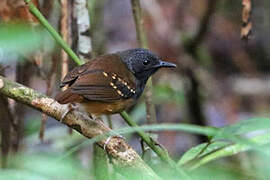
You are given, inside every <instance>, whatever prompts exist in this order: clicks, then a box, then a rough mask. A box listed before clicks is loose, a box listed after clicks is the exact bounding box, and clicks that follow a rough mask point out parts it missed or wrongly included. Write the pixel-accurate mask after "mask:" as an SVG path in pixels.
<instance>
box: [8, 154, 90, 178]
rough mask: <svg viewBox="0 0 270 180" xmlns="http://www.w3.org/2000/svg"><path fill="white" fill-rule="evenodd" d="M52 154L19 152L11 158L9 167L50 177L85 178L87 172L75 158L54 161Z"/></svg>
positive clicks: (54, 157)
mask: <svg viewBox="0 0 270 180" xmlns="http://www.w3.org/2000/svg"><path fill="white" fill-rule="evenodd" d="M56 159H57V156H53V155H45V154H43V155H27V154H20V155H18V156H16V157H15V158H14V159H12V161H11V162H12V164H11V167H13V168H14V169H22V170H28V171H31V172H32V173H33V174H41V175H44V176H46V177H50V179H87V177H88V173H87V171H84V170H83V168H82V167H81V165H80V163H79V161H78V160H76V159H74V158H73V159H71V158H66V159H65V160H63V161H62V162H60V161H56Z"/></svg>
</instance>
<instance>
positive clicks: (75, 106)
mask: <svg viewBox="0 0 270 180" xmlns="http://www.w3.org/2000/svg"><path fill="white" fill-rule="evenodd" d="M78 108H79V106H78V105H76V104H72V103H69V104H68V108H67V110H66V111H65V112H64V113H63V114H62V116H61V119H60V122H62V121H63V119H64V118H65V117H66V116H67V114H68V113H69V112H71V111H73V110H76V109H78Z"/></svg>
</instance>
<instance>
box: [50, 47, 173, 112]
mask: <svg viewBox="0 0 270 180" xmlns="http://www.w3.org/2000/svg"><path fill="white" fill-rule="evenodd" d="M162 67H168V68H175V67H176V65H175V64H173V63H169V62H165V61H162V60H161V59H160V58H159V57H158V56H156V55H155V54H154V53H152V52H151V51H149V50H147V49H142V48H137V49H131V50H126V51H121V52H117V53H114V54H106V55H103V56H99V57H96V58H94V59H92V60H90V61H89V62H87V63H85V64H83V65H81V66H78V67H76V68H74V69H73V70H72V71H70V72H69V73H68V74H67V75H66V76H65V78H64V79H63V81H62V82H61V85H60V87H64V86H66V85H68V88H67V89H66V90H65V91H63V92H60V93H59V94H58V95H57V96H56V98H55V99H56V100H57V101H58V102H59V103H60V104H67V103H79V104H81V105H82V106H83V107H84V108H85V110H86V111H87V112H88V113H90V114H91V115H95V116H99V115H104V114H114V113H119V112H121V111H123V110H125V109H127V108H128V107H130V106H132V105H133V104H134V103H135V102H136V100H137V99H138V98H139V97H140V96H141V94H142V92H143V90H144V88H145V85H146V82H147V80H148V78H149V77H150V76H151V75H153V74H154V73H155V72H156V71H157V70H158V69H159V68H162Z"/></svg>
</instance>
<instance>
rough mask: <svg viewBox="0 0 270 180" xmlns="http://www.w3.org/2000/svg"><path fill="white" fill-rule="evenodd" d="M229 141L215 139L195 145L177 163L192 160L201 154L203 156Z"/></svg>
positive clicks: (180, 163) (227, 143)
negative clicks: (215, 140) (214, 140)
mask: <svg viewBox="0 0 270 180" xmlns="http://www.w3.org/2000/svg"><path fill="white" fill-rule="evenodd" d="M229 144H230V143H229V142H225V141H217V142H212V143H210V144H208V143H203V144H200V145H198V146H195V147H193V148H191V149H190V150H188V151H187V152H186V153H185V154H184V155H183V156H182V157H181V159H180V160H179V162H178V165H179V166H182V165H184V164H186V163H188V162H190V161H192V160H196V159H198V158H200V157H201V156H204V155H206V154H208V153H211V152H214V151H216V150H218V149H221V148H224V147H225V146H227V145H229Z"/></svg>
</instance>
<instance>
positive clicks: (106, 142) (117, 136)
mask: <svg viewBox="0 0 270 180" xmlns="http://www.w3.org/2000/svg"><path fill="white" fill-rule="evenodd" d="M115 134H116V133H115ZM112 138H121V139H124V140H125V139H126V138H125V137H124V136H122V135H119V134H118V135H114V136H109V137H108V138H107V139H106V141H105V143H104V145H103V149H104V150H105V151H106V147H107V145H108V144H109V142H110V141H111V139H112Z"/></svg>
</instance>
